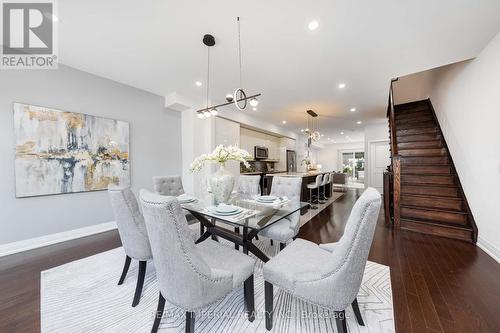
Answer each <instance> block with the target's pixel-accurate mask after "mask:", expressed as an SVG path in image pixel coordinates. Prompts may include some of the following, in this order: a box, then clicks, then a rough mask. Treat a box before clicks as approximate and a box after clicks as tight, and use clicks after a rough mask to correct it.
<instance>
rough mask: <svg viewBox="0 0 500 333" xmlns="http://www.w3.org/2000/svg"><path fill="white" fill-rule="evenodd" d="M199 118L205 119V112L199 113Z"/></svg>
mask: <svg viewBox="0 0 500 333" xmlns="http://www.w3.org/2000/svg"><path fill="white" fill-rule="evenodd" d="M197 116H198V118H200V119H201V118H204V117H205V115H204V114H203V112H198V114H197Z"/></svg>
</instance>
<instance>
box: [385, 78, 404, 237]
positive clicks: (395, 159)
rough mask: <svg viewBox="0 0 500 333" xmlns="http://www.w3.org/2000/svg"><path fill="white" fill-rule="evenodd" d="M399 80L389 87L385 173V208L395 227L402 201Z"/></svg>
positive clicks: (397, 222) (397, 225)
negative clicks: (396, 102)
mask: <svg viewBox="0 0 500 333" xmlns="http://www.w3.org/2000/svg"><path fill="white" fill-rule="evenodd" d="M397 80H398V79H397V78H395V79H392V80H391V85H390V87H389V102H388V106H387V118H388V120H389V130H390V140H391V165H389V166H388V167H387V169H388V171H387V172H385V173H384V206H385V208H386V210H385V220H386V224H391V221H392V225H393V226H395V227H399V226H400V201H401V200H400V199H401V158H400V156H399V154H398V143H397V137H396V130H397V129H396V117H395V114H394V86H393V83H394V82H396V81H397Z"/></svg>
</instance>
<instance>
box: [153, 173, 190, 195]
mask: <svg viewBox="0 0 500 333" xmlns="http://www.w3.org/2000/svg"><path fill="white" fill-rule="evenodd" d="M153 190H154V191H155V193H157V194H160V195H170V196H173V197H177V196H179V195H181V194H184V188H183V187H182V178H181V176H155V177H153Z"/></svg>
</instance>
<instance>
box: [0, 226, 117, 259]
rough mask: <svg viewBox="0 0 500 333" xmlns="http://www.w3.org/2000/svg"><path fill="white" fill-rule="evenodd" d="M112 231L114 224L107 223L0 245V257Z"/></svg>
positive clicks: (114, 227)
mask: <svg viewBox="0 0 500 333" xmlns="http://www.w3.org/2000/svg"><path fill="white" fill-rule="evenodd" d="M113 229H116V222H107V223H101V224H96V225H92V226H90V227H84V228H79V229H74V230H68V231H64V232H59V233H56V234H50V235H46V236H41V237H36V238H30V239H26V240H22V241H18V242H13V243H7V244H3V245H0V257H3V256H8V255H11V254H14V253H19V252H23V251H28V250H33V249H36V248H40V247H44V246H48V245H52V244H56V243H61V242H65V241H69V240H72V239H76V238H81V237H85V236H90V235H94V234H99V233H102V232H106V231H109V230H113Z"/></svg>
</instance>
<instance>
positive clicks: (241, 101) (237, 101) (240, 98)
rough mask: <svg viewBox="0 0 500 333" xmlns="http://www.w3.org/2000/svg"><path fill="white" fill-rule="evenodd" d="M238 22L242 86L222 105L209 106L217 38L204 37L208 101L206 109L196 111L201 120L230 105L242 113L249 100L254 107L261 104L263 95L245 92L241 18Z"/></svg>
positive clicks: (229, 95)
mask: <svg viewBox="0 0 500 333" xmlns="http://www.w3.org/2000/svg"><path fill="white" fill-rule="evenodd" d="M237 22H238V57H239V65H240V67H239V70H240V86H239V88H237V89H236V90H235V91H234V94H233V95H231V94H228V95H226V101H227V102H226V103H222V104H217V105H213V106H209V105H208V99H209V95H210V48H211V47H212V46H214V45H215V37H214V36H212V35H210V34H206V35H205V36H203V44H205V45H206V46H207V49H208V52H207V54H208V56H207V99H206V105H205V108H203V109H200V110H198V111H196V113H197V115H198V117H199V118H208V117H210V116H216V115H217V114H218V111H217V108H220V107H222V106H226V105H230V104H233V103H234V105H235V106H236V108H237V109H238V110H240V111H242V110H244V109H245V108H246V107H247V101H248V100H249V103H248V104H250V105H251V106H252V107H254V108H255V107H257V105H258V104H259V101H258V100H257V97H259V96H260V95H261V94H260V93H259V94H254V95H251V96H247V94H246V92H245V91H244V90H243V79H242V77H243V75H242V62H241V29H240V18H239V17H238V18H237Z"/></svg>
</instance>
